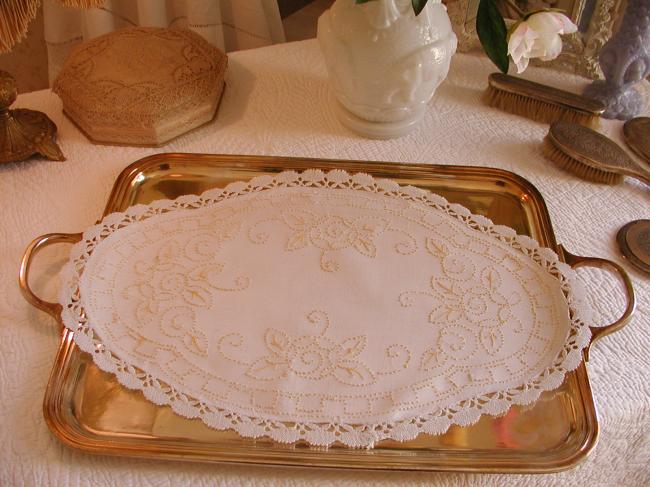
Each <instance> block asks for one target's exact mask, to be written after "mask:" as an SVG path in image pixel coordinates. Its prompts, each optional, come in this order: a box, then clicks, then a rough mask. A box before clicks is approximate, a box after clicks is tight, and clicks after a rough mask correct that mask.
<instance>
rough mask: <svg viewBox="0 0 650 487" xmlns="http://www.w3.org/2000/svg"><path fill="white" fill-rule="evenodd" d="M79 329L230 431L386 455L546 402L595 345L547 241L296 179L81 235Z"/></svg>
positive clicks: (71, 288)
mask: <svg viewBox="0 0 650 487" xmlns="http://www.w3.org/2000/svg"><path fill="white" fill-rule="evenodd" d="M66 276H67V277H66V281H65V282H66V283H67V285H66V286H65V287H64V289H63V290H62V293H61V297H60V302H61V304H62V305H63V313H62V317H63V322H64V324H65V326H66V327H68V328H69V329H70V330H72V331H74V340H75V342H76V343H77V345H78V346H79V347H80V348H81V349H82V350H84V351H86V352H89V353H91V354H92V356H93V359H94V361H95V363H96V364H97V365H98V366H99V367H100V368H101V369H103V370H105V371H108V372H111V373H113V374H115V375H116V376H117V378H118V380H119V381H120V382H121V383H122V384H124V385H125V386H126V387H129V388H133V389H139V390H141V391H142V392H143V393H144V395H145V397H147V398H148V399H149V400H150V401H153V402H154V403H156V404H160V405H165V404H168V405H171V407H172V409H173V410H174V411H175V412H176V413H178V414H180V415H182V416H184V417H188V418H201V419H202V420H203V421H204V422H205V423H206V424H207V425H208V426H211V427H213V428H217V429H228V428H231V429H234V430H236V431H237V432H238V433H240V434H241V435H243V436H247V437H260V436H268V437H271V438H273V439H275V440H277V441H281V442H295V441H298V440H306V441H307V442H309V443H310V444H314V445H330V444H332V443H333V442H336V441H338V442H340V443H342V444H344V445H348V446H353V447H370V446H372V445H373V444H375V443H376V442H377V441H379V440H382V439H386V438H390V439H395V440H407V439H411V438H414V437H415V436H416V435H418V434H419V433H421V432H426V433H431V434H440V433H443V432H445V431H446V430H447V428H448V427H449V426H450V425H451V424H458V425H461V426H464V425H470V424H472V423H474V422H476V421H477V420H478V419H479V417H480V416H481V415H482V414H485V413H489V414H493V415H496V414H500V413H504V412H505V411H507V410H508V409H509V407H510V406H511V405H512V404H528V403H531V402H533V401H535V400H536V399H537V398H538V397H539V394H540V393H541V392H542V391H544V390H551V389H554V388H557V387H558V386H559V385H560V384H561V383H562V381H563V379H564V375H565V373H566V372H567V371H570V370H573V369H574V368H576V367H577V366H578V365H579V363H580V361H581V359H582V349H583V348H584V347H585V346H586V345H587V344H588V343H589V339H590V332H589V327H588V326H587V325H586V324H585V314H584V313H585V309H584V306H583V304H582V303H583V299H582V289H581V287H580V286H579V285H578V283H576V282H575V274H574V272H573V271H572V270H571V268H570V267H568V266H567V265H565V264H563V263H561V262H559V261H558V258H557V255H556V254H555V253H554V252H552V251H551V250H549V249H547V248H542V247H540V246H539V245H538V244H537V242H535V241H534V240H532V239H530V238H528V237H525V236H520V235H516V233H515V232H514V231H513V230H512V229H510V228H507V227H503V226H498V225H493V224H492V222H490V221H489V220H488V219H486V218H484V217H481V216H478V215H472V214H471V213H470V212H469V211H468V210H467V209H466V208H464V207H462V206H459V205H455V204H449V203H448V202H447V201H446V200H445V199H444V198H442V197H440V196H437V195H435V194H432V193H430V192H427V191H423V190H421V189H418V188H414V187H402V186H399V185H398V184H396V183H395V182H393V181H388V180H380V179H373V178H372V177H370V176H368V175H366V174H356V175H352V176H351V175H349V174H347V173H345V172H343V171H332V172H330V173H327V174H325V173H323V172H321V171H317V170H310V171H305V172H303V173H296V172H284V173H281V174H278V175H277V176H275V177H272V176H263V177H258V178H255V179H253V180H251V181H249V182H237V183H233V184H230V185H228V186H227V187H226V188H223V189H213V190H210V191H207V192H205V193H203V194H202V195H200V196H183V197H181V198H178V199H176V200H173V201H171V200H161V201H157V202H154V203H152V204H151V205H149V206H142V205H140V206H135V207H132V208H129V209H128V210H127V211H126V212H124V213H115V214H111V215H109V216H107V217H106V218H104V220H103V221H102V222H100V223H99V224H97V225H95V226H94V227H92V228H90V229H89V230H88V231H87V232H85V233H84V238H83V239H82V241H81V242H80V243H79V244H77V245H76V246H75V248H74V249H73V251H72V255H71V259H70V263H69V264H68V266H67V267H66Z"/></svg>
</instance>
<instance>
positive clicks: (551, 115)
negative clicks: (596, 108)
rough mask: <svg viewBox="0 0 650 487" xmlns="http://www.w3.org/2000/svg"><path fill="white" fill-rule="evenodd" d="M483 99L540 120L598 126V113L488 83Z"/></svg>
mask: <svg viewBox="0 0 650 487" xmlns="http://www.w3.org/2000/svg"><path fill="white" fill-rule="evenodd" d="M483 101H484V102H485V103H486V104H487V105H489V106H491V107H494V108H498V109H499V110H503V111H504V112H508V113H512V114H514V115H520V116H522V117H526V118H530V119H531V120H536V121H538V122H546V123H552V122H557V121H558V120H564V121H566V122H573V123H579V124H580V125H585V126H587V127H591V128H597V127H598V119H599V118H600V117H598V116H596V115H589V114H586V113H581V112H577V111H574V110H571V109H569V108H565V107H562V106H559V105H555V104H553V103H548V102H544V101H541V100H537V99H535V98H531V97H529V96H524V95H519V94H515V93H510V92H509V91H503V90H500V89H498V88H495V87H494V86H492V85H488V87H487V90H485V93H484V94H483Z"/></svg>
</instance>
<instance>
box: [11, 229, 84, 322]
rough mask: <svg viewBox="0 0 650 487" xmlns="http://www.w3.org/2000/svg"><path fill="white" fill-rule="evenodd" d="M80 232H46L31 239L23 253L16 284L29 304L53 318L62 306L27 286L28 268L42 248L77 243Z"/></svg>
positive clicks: (59, 312) (57, 314)
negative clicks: (40, 295) (39, 295)
mask: <svg viewBox="0 0 650 487" xmlns="http://www.w3.org/2000/svg"><path fill="white" fill-rule="evenodd" d="M81 237H82V234H81V233H48V234H47V235H41V236H40V237H37V238H35V239H34V240H32V243H30V244H29V245H28V246H27V248H26V249H25V253H24V254H23V258H22V260H21V262H20V271H19V272H18V284H19V285H20V291H21V292H22V294H23V297H24V298H25V299H26V300H27V302H28V303H29V304H31V305H32V306H35V307H37V308H38V309H40V310H42V311H45V312H46V313H48V314H49V315H51V316H52V317H54V318H57V319H58V318H59V316H60V315H61V311H62V307H61V305H60V304H59V303H51V302H49V301H45V300H44V299H41V298H39V297H38V296H36V294H34V292H33V291H32V290H31V288H30V287H29V270H30V268H31V266H32V259H33V258H34V256H35V255H36V254H37V253H38V252H39V251H40V250H42V249H43V248H45V247H47V246H48V245H52V244H55V243H77V242H78V241H79V240H81Z"/></svg>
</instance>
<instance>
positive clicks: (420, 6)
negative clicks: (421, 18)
mask: <svg viewBox="0 0 650 487" xmlns="http://www.w3.org/2000/svg"><path fill="white" fill-rule="evenodd" d="M427 1H428V0H411V4H412V5H413V11H414V12H415V15H420V12H422V10H424V7H426V5H427Z"/></svg>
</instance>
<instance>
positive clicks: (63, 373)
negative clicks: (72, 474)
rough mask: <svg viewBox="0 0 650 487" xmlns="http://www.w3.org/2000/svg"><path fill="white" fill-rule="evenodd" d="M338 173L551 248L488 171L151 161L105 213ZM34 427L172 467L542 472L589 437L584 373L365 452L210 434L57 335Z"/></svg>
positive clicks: (506, 186) (514, 179) (513, 179)
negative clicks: (416, 196) (272, 178)
mask: <svg viewBox="0 0 650 487" xmlns="http://www.w3.org/2000/svg"><path fill="white" fill-rule="evenodd" d="M310 167H321V168H323V169H333V168H342V169H345V170H347V171H350V172H357V171H363V172H367V173H370V174H372V175H373V176H375V177H386V178H390V179H393V180H395V181H397V182H398V183H400V184H412V185H416V186H419V187H422V188H426V189H429V190H432V191H434V192H436V193H438V194H441V195H443V196H445V197H446V198H447V199H448V200H449V201H452V202H456V203H460V204H462V205H464V206H466V207H468V208H469V209H470V210H471V211H472V212H474V213H477V214H482V215H487V216H488V217H490V218H491V219H492V220H493V221H494V222H496V223H501V224H505V225H509V226H511V227H513V228H514V229H515V230H516V231H517V232H519V233H522V234H527V235H530V236H532V237H534V238H536V239H537V240H539V241H540V242H541V243H542V244H543V245H545V246H549V247H552V248H556V242H555V237H554V235H553V231H552V228H551V224H550V221H549V216H548V212H547V210H546V206H545V204H544V201H543V200H542V198H541V196H540V194H539V193H538V192H537V190H536V189H535V188H534V187H533V186H532V185H531V184H530V183H528V182H527V181H526V180H524V179H522V178H521V177H519V176H517V175H515V174H512V173H509V172H506V171H502V170H499V169H489V168H472V167H457V166H429V165H397V164H388V163H374V162H369V163H366V162H351V161H346V162H335V161H322V160H305V159H289V158H279V157H273V158H265V157H253V156H210V155H196V154H160V155H155V156H152V157H149V158H146V159H143V160H141V161H138V162H137V163H134V164H133V165H131V166H130V167H128V168H127V169H125V170H124V172H123V173H122V174H121V175H120V177H119V178H118V180H117V181H116V183H115V186H114V189H113V192H112V194H111V196H110V198H109V201H108V204H107V207H106V210H105V213H106V214H107V213H110V212H113V211H120V210H123V209H125V208H126V207H128V206H129V205H133V204H137V203H144V204H146V203H149V202H151V201H153V200H156V199H160V198H175V197H177V196H179V195H181V194H186V193H200V192H202V191H204V190H206V189H208V188H211V187H214V186H223V185H225V184H227V183H229V182H232V181H235V180H246V179H250V178H251V177H254V176H257V175H260V174H266V173H270V172H277V171H281V170H285V169H296V170H301V169H306V168H310ZM44 414H45V419H46V421H47V423H48V425H49V426H50V428H51V430H52V431H53V432H54V434H55V435H56V436H57V437H58V438H60V439H61V440H62V441H63V442H64V443H66V444H68V445H70V446H72V447H75V448H80V449H82V450H85V451H89V452H93V453H101V454H119V455H129V456H141V457H148V458H169V459H175V460H194V461H218V462H237V463H258V464H275V465H293V466H323V467H338V468H355V469H403V470H461V471H486V472H549V471H558V470H563V469H566V468H569V467H571V466H573V465H575V464H576V463H577V462H579V461H580V460H581V459H583V458H584V457H585V456H586V455H587V453H589V451H590V450H591V449H592V448H593V447H594V445H595V444H596V440H597V437H598V423H597V418H596V411H595V408H594V403H593V399H592V395H591V390H590V387H589V380H588V378H587V371H586V368H585V365H584V363H583V364H581V365H580V367H579V368H578V369H577V370H576V371H575V372H573V373H571V374H569V375H568V376H567V378H566V380H565V382H564V384H563V385H562V386H561V387H560V388H559V389H557V390H555V391H552V392H547V393H543V394H542V396H541V398H540V400H539V401H537V402H536V403H535V404H533V405H531V406H528V407H518V406H515V407H513V408H512V409H511V410H510V411H509V412H508V413H507V414H506V415H505V416H502V417H499V418H494V417H492V416H484V417H482V418H481V419H480V421H479V422H478V423H476V424H475V425H473V426H471V427H466V428H461V427H457V426H453V427H451V428H450V429H449V431H448V432H447V433H446V434H444V435H440V436H429V435H420V436H419V437H418V438H416V439H415V440H412V441H408V442H404V443H399V442H396V441H382V442H380V443H379V444H378V445H377V446H376V448H374V449H371V450H353V449H349V448H338V447H331V448H329V449H324V448H317V447H309V446H305V445H302V444H298V445H293V446H292V445H283V444H279V443H275V442H273V441H270V440H267V439H259V440H253V439H244V438H240V437H239V436H238V435H237V434H235V433H233V432H232V431H225V432H224V431H216V430H213V429H210V428H208V427H207V426H205V425H204V424H203V423H202V422H201V421H200V420H189V419H185V418H182V417H180V416H178V415H176V414H174V413H173V412H172V411H171V409H170V408H169V407H159V406H155V405H154V404H153V403H151V402H149V401H147V400H146V399H144V397H143V396H142V394H141V393H140V392H135V391H130V390H127V389H125V388H124V387H122V386H121V385H119V384H118V382H117V380H116V379H115V378H114V377H112V376H111V375H110V374H106V373H104V372H102V371H100V370H99V369H98V368H97V367H96V366H94V365H93V363H92V358H91V357H90V356H89V355H88V354H85V353H82V352H80V351H79V349H78V348H77V347H76V346H75V345H74V343H73V341H72V333H71V332H69V331H67V330H66V331H64V332H63V334H62V342H61V347H60V349H59V353H58V355H57V357H56V361H55V363H54V367H53V370H52V375H51V377H50V382H49V385H48V388H47V391H46V395H45V402H44Z"/></svg>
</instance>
